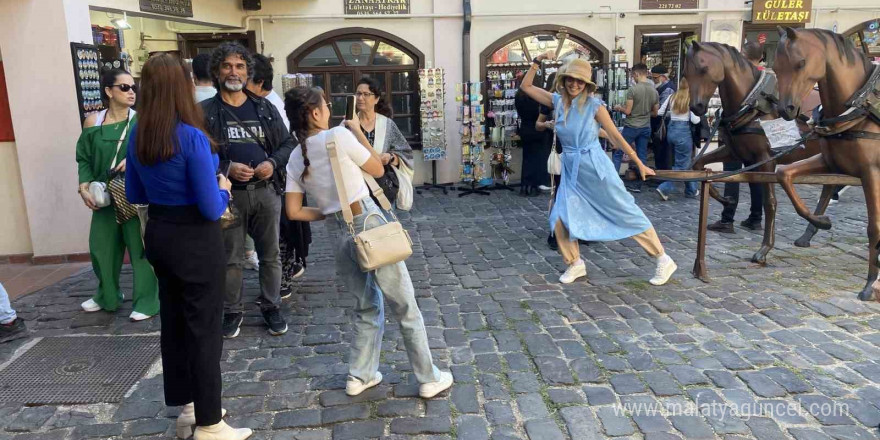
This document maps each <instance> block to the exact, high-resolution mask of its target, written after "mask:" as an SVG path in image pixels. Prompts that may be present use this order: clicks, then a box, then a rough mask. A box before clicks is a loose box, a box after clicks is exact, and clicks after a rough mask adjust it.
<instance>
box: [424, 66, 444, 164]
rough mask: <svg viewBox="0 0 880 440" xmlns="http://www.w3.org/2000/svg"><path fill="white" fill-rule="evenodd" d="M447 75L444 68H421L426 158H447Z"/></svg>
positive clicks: (429, 159)
mask: <svg viewBox="0 0 880 440" xmlns="http://www.w3.org/2000/svg"><path fill="white" fill-rule="evenodd" d="M445 85H446V76H445V72H444V70H443V69H442V68H439V67H438V68H434V69H419V92H420V96H421V97H422V102H421V106H420V109H421V111H420V120H421V123H422V153H423V154H424V157H425V160H427V161H431V160H446V118H445V115H444V113H445V112H444V107H445V104H446V92H445V89H446V88H445Z"/></svg>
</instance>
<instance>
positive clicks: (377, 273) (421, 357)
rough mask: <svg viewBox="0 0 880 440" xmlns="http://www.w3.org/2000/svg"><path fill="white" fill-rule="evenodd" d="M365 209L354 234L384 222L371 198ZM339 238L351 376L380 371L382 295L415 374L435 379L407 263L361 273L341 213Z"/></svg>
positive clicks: (423, 380)
mask: <svg viewBox="0 0 880 440" xmlns="http://www.w3.org/2000/svg"><path fill="white" fill-rule="evenodd" d="M361 204H362V205H363V213H362V214H360V215H357V216H355V217H354V229H355V233H359V232H361V231H363V230H364V221H365V220H366V218H367V216H369V215H371V214H378V216H376V215H374V216H371V217H370V219H369V221H367V223H366V228H367V229H373V228H375V227H378V226H381V225H383V224H384V223H385V215H384V214H383V213H382V210H381V209H380V208H379V207H378V206H376V204H375V203H374V202H373V200H372V199H370V198H369V197H367V198H365V199H363V200H362V201H361ZM336 221H337V224H338V225H339V227H340V229H341V231H340V239H339V242H338V243H337V247H336V274H337V276H339V277H340V278H341V279H342V280H343V281H344V282H345V285H346V286H347V287H348V289H349V291H350V292H351V294H352V295H354V297H355V299H356V300H357V303H356V305H355V317H354V340H353V341H352V345H351V356H350V359H349V374H350V375H351V376H354V377H357V378H358V379H360V380H362V381H364V382H368V381H370V380H371V379H372V378H373V377H374V376H375V374H376V372H377V371H378V370H379V355H380V354H381V352H382V335H383V333H384V332H385V307H384V304H383V298H384V299H386V300H387V301H388V305H389V306H391V311H392V312H393V313H394V317H395V318H396V319H397V320H398V321H399V322H400V332H401V334H402V335H403V343H404V346H405V347H406V354H407V356H408V357H409V362H410V364H411V365H412V369H413V373H414V374H415V376H416V379H417V380H418V382H419V383H428V382H436V381H437V379H438V377H439V373H440V370H438V369H437V367H436V366H434V362H433V360H432V359H431V349H430V348H429V347H428V333H427V332H426V331H425V322H424V320H423V319H422V312H421V311H420V310H419V305H418V303H416V297H415V290H414V289H413V285H412V280H411V279H410V277H409V271H407V269H406V263H404V262H402V261H401V262H399V263H397V264H392V265H390V266H385V267H382V268H379V269H377V270H374V271H372V272H363V271H361V268H360V266H358V263H357V256H356V255H355V250H354V245H353V243H352V239H351V236H349V234H348V226H347V225H346V224H345V221H344V220H343V218H342V213H337V214H336Z"/></svg>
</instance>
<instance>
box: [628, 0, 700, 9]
mask: <svg viewBox="0 0 880 440" xmlns="http://www.w3.org/2000/svg"><path fill="white" fill-rule="evenodd" d="M699 8H700V0H640V1H639V9H699Z"/></svg>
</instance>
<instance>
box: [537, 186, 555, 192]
mask: <svg viewBox="0 0 880 440" xmlns="http://www.w3.org/2000/svg"><path fill="white" fill-rule="evenodd" d="M538 189H540V190H541V191H550V190H551V189H553V188H550V187H549V186H547V185H538Z"/></svg>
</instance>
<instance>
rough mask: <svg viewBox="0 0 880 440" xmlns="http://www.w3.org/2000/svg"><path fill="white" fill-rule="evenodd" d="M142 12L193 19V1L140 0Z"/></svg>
mask: <svg viewBox="0 0 880 440" xmlns="http://www.w3.org/2000/svg"><path fill="white" fill-rule="evenodd" d="M140 3H141V11H142V12H152V13H154V14H162V15H173V16H175V17H192V16H193V4H192V0H140Z"/></svg>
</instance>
